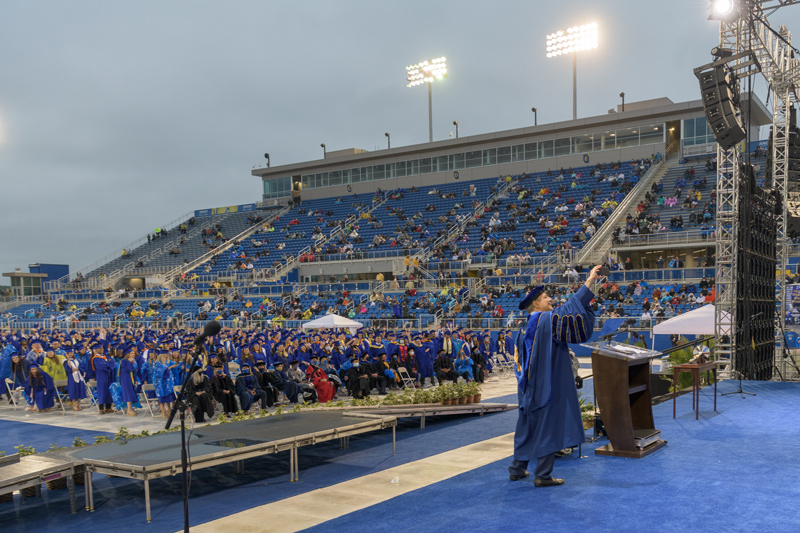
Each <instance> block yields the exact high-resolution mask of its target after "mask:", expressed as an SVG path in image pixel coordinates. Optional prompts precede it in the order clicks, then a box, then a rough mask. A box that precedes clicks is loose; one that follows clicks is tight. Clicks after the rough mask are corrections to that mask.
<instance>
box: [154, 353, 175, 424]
mask: <svg viewBox="0 0 800 533" xmlns="http://www.w3.org/2000/svg"><path fill="white" fill-rule="evenodd" d="M173 368H174V369H175V370H176V371H177V368H178V363H177V362H176V361H171V360H170V358H169V354H168V353H167V351H166V350H158V351H157V355H156V360H155V362H154V363H153V374H152V376H153V377H152V379H153V388H154V389H155V393H156V397H157V398H158V406H159V408H160V409H161V416H163V417H164V418H167V417H169V412H170V410H172V402H174V401H175V392H174V387H175V384H176V383H175V378H174V373H173V371H172V370H173Z"/></svg>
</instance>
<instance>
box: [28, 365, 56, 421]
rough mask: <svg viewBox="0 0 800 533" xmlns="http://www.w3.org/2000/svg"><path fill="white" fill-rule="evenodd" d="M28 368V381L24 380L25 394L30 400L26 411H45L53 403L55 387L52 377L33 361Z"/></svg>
mask: <svg viewBox="0 0 800 533" xmlns="http://www.w3.org/2000/svg"><path fill="white" fill-rule="evenodd" d="M29 370H30V374H29V375H28V381H26V382H25V394H27V396H28V398H29V401H30V407H28V411H37V412H39V413H46V412H47V411H49V410H50V409H52V408H53V406H54V405H55V395H56V388H55V386H54V385H53V379H52V378H51V377H50V376H48V375H47V372H43V371H42V369H41V368H39V365H37V364H35V363H34V364H32V365H31V366H30V369H29Z"/></svg>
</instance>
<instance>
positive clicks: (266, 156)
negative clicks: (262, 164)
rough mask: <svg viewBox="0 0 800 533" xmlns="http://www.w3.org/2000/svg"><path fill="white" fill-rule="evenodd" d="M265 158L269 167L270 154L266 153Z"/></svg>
mask: <svg viewBox="0 0 800 533" xmlns="http://www.w3.org/2000/svg"><path fill="white" fill-rule="evenodd" d="M264 159H266V160H267V168H269V154H264Z"/></svg>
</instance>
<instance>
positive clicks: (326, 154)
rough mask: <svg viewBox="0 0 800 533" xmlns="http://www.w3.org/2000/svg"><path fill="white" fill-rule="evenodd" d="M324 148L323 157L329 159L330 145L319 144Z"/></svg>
mask: <svg viewBox="0 0 800 533" xmlns="http://www.w3.org/2000/svg"><path fill="white" fill-rule="evenodd" d="M319 146H320V148H322V159H328V147H327V146H325V143H322V144H320V145H319Z"/></svg>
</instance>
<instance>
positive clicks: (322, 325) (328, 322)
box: [302, 314, 364, 333]
mask: <svg viewBox="0 0 800 533" xmlns="http://www.w3.org/2000/svg"><path fill="white" fill-rule="evenodd" d="M302 327H303V329H330V328H349V329H350V331H351V332H353V333H355V330H357V329H360V328H363V327H364V324H362V323H361V322H356V321H355V320H350V319H349V318H345V317H343V316H339V315H334V314H330V315H325V316H324V317H322V318H317V319H316V320H311V321H309V322H306V323H305V324H303V326H302Z"/></svg>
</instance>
